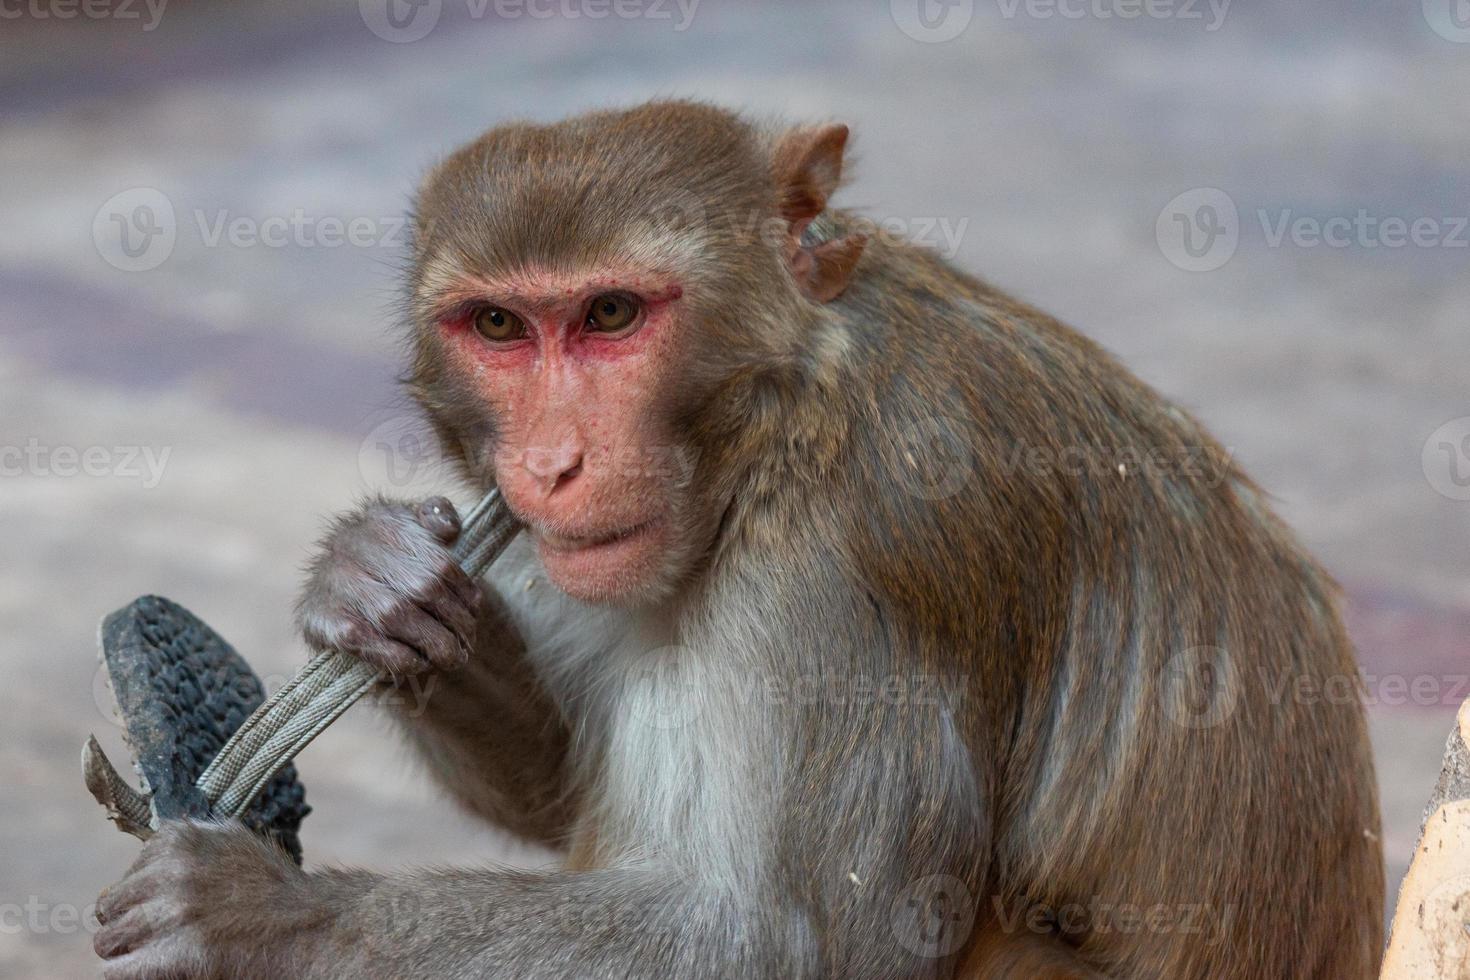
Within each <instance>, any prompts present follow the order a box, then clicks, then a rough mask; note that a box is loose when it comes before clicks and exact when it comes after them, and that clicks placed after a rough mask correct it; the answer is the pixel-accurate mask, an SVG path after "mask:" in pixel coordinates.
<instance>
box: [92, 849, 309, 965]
mask: <svg viewBox="0 0 1470 980" xmlns="http://www.w3.org/2000/svg"><path fill="white" fill-rule="evenodd" d="M315 898H316V896H315V895H314V894H313V879H312V878H311V877H309V876H308V875H307V874H306V873H305V872H303V871H302V870H301V869H300V868H298V867H296V865H295V864H293V863H292V862H291V860H290V859H289V858H288V857H287V856H286V854H285V853H284V852H282V851H281V850H279V849H278V848H276V847H274V846H272V845H271V844H269V843H268V842H266V841H265V840H264V839H262V838H261V837H259V836H257V835H255V834H254V833H252V832H251V831H250V830H248V829H247V828H245V827H244V826H243V825H241V824H238V823H229V824H211V823H194V822H167V823H165V824H163V826H162V827H160V828H159V831H158V833H157V834H156V835H154V837H153V838H152V839H151V840H149V841H148V842H147V843H146V844H144V845H143V853H142V855H141V856H140V857H139V858H138V860H137V862H136V863H134V865H133V866H132V868H131V869H129V871H128V873H127V874H126V875H125V876H124V877H123V879H122V880H121V881H119V882H118V883H117V884H115V885H113V886H112V887H111V888H109V889H107V890H106V891H104V892H103V893H102V895H101V896H100V897H99V898H98V900H97V920H98V922H99V923H101V928H100V929H99V930H98V931H97V935H96V936H95V937H94V940H93V948H95V949H96V951H97V955H98V956H100V957H102V959H103V960H105V961H106V963H105V964H104V966H103V969H102V975H103V977H105V978H106V980H162V978H165V977H167V978H170V980H204V978H215V977H227V976H228V977H236V976H260V975H263V974H259V973H256V972H254V970H253V968H252V967H253V965H261V964H262V958H263V957H268V958H269V959H270V961H271V962H274V963H277V964H284V963H290V962H292V960H293V959H294V958H295V954H294V953H293V952H292V951H293V950H300V951H302V952H309V951H310V949H311V948H312V943H313V940H315V941H317V942H319V941H320V940H321V936H318V935H314V934H315V933H320V932H322V931H323V930H324V929H325V928H326V927H327V926H328V925H329V923H330V917H329V916H328V915H327V914H326V905H325V904H324V903H321V902H318V901H316V900H315Z"/></svg>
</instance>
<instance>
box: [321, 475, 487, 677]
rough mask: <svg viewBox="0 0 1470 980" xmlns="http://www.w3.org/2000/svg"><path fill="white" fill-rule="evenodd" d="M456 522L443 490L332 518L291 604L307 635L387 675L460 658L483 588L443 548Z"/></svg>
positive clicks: (470, 643) (471, 639)
mask: <svg viewBox="0 0 1470 980" xmlns="http://www.w3.org/2000/svg"><path fill="white" fill-rule="evenodd" d="M459 530H460V521H459V515H458V514H457V513H456V512H455V510H454V505H453V504H451V503H450V502H449V501H448V500H446V499H444V498H443V497H431V498H429V499H428V500H425V501H422V502H421V503H418V504H410V503H399V502H394V501H388V500H382V499H377V500H371V501H369V502H368V503H366V504H365V505H363V506H362V507H361V508H360V509H358V510H357V511H355V512H353V513H350V514H348V515H345V516H343V517H341V518H339V519H338V520H337V522H336V524H335V525H334V526H333V528H332V530H331V531H330V532H329V533H328V534H327V536H326V538H325V539H324V540H323V541H322V544H321V550H320V552H319V553H318V554H317V557H316V558H315V560H314V561H313V562H312V563H311V566H310V573H309V577H308V580H307V584H306V589H305V591H304V592H303V594H302V597H301V601H300V602H299V603H298V604H297V607H296V618H297V623H298V624H299V626H300V629H301V635H302V636H303V637H304V638H305V640H306V642H307V644H308V645H309V646H311V647H312V648H313V649H315V650H318V651H321V650H341V651H344V652H346V653H350V654H353V655H354V656H357V657H360V658H361V659H363V660H365V661H367V662H368V663H370V664H372V665H373V666H374V667H377V668H378V669H380V670H386V671H388V672H389V673H390V674H392V675H393V676H394V677H401V676H404V675H408V674H416V673H420V672H422V671H424V670H428V669H430V668H434V669H439V670H452V669H454V668H456V667H459V666H461V665H462V664H464V662H465V660H466V659H467V658H468V656H469V654H470V651H471V650H473V649H474V643H475V631H476V622H477V619H478V617H479V613H480V609H481V606H482V604H483V602H484V595H483V593H482V592H481V589H480V585H479V584H478V583H476V582H473V581H471V579H470V577H469V576H468V575H466V574H465V572H464V569H462V568H460V567H459V565H458V563H456V562H455V560H454V556H453V554H451V552H450V550H449V546H450V545H452V544H453V543H454V541H455V539H456V538H458V537H459Z"/></svg>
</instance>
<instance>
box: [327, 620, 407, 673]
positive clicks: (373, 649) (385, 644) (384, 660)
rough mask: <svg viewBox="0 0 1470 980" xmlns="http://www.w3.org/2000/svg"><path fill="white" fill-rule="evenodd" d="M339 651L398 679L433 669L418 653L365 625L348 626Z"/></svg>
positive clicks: (337, 647)
mask: <svg viewBox="0 0 1470 980" xmlns="http://www.w3.org/2000/svg"><path fill="white" fill-rule="evenodd" d="M335 649H338V650H341V651H342V652H343V653H347V654H351V655H352V656H354V657H356V658H357V659H359V660H361V661H363V662H364V663H367V664H371V665H372V666H374V667H376V668H378V669H379V670H386V671H387V672H388V673H389V674H390V675H392V676H393V678H394V679H395V680H396V679H397V678H399V677H407V676H410V675H413V674H419V673H423V672H424V671H425V670H427V669H428V668H429V663H428V661H426V660H425V659H424V658H423V657H421V656H420V655H419V653H418V651H416V650H414V649H412V648H410V647H408V646H406V645H404V644H402V643H399V642H398V641H397V640H394V639H390V638H389V637H386V636H384V635H382V634H381V633H379V632H377V631H376V630H374V629H372V628H370V627H369V626H367V624H365V623H360V624H355V625H353V626H351V627H348V629H347V630H345V631H344V633H343V640H342V642H341V643H339V644H338V645H337V646H336V647H335Z"/></svg>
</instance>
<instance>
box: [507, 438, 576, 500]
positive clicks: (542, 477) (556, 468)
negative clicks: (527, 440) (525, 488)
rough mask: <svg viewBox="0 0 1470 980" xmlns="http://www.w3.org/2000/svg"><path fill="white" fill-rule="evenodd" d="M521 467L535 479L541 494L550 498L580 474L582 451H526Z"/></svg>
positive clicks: (571, 449)
mask: <svg viewBox="0 0 1470 980" xmlns="http://www.w3.org/2000/svg"><path fill="white" fill-rule="evenodd" d="M522 465H524V466H525V468H526V472H527V473H530V474H531V476H533V477H534V478H535V479H536V484H537V485H538V486H539V487H540V489H541V492H542V493H544V494H547V495H548V496H550V495H551V494H553V493H555V492H556V491H557V490H560V489H561V488H562V487H563V486H565V485H566V484H568V483H570V482H571V481H572V480H574V479H576V477H577V475H578V474H579V473H581V472H582V450H581V449H578V448H574V447H562V448H559V449H527V450H526V452H525V456H524V458H523V460H522Z"/></svg>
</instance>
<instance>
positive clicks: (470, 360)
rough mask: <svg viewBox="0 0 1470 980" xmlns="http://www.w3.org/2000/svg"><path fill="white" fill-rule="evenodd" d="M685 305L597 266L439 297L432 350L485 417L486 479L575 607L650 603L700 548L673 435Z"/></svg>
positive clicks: (659, 278) (685, 451)
mask: <svg viewBox="0 0 1470 980" xmlns="http://www.w3.org/2000/svg"><path fill="white" fill-rule="evenodd" d="M683 297H684V293H683V286H682V285H681V284H680V283H679V282H677V281H675V280H674V279H673V278H672V277H671V276H668V275H661V274H657V273H650V272H646V271H638V270H634V269H623V270H613V269H610V268H609V267H607V266H604V267H602V268H600V269H599V270H597V271H595V272H580V273H575V274H566V273H556V272H551V271H547V270H531V271H524V272H521V273H519V274H517V275H515V276H513V277H498V278H486V277H474V276H469V277H461V278H460V279H459V280H458V281H457V282H456V284H455V287H454V288H453V289H452V290H449V291H448V292H447V293H446V294H443V295H441V296H440V297H439V305H440V308H441V312H440V314H439V315H438V316H437V317H436V322H435V329H436V330H437V331H438V334H439V336H438V343H439V347H440V350H441V351H442V354H443V358H444V360H445V361H446V362H447V367H448V369H449V371H450V372H451V373H452V374H453V375H454V376H456V377H457V378H459V379H462V383H463V384H466V385H467V387H468V389H469V390H468V392H467V393H466V394H468V397H469V399H470V400H471V401H473V402H474V403H476V404H477V405H479V406H480V407H481V411H482V412H483V414H484V416H485V418H486V421H487V423H488V424H487V425H485V426H483V429H484V431H486V432H487V433H488V434H489V439H490V441H491V443H492V445H491V446H490V447H488V448H489V450H490V453H489V455H490V458H491V460H492V461H493V478H494V480H495V481H496V482H497V483H498V484H499V486H500V488H501V491H502V492H503V493H504V494H505V497H506V500H507V501H508V502H509V503H510V506H511V507H512V509H514V511H515V512H516V514H517V515H518V516H519V517H520V518H521V520H522V521H523V522H524V523H525V525H526V527H527V530H528V533H529V534H530V535H531V537H532V538H533V539H534V540H535V542H536V545H537V548H538V549H539V551H540V555H541V559H542V562H543V563H544V565H545V567H546V571H547V573H548V575H549V577H550V578H551V580H552V581H553V582H554V583H555V584H556V585H557V586H559V587H560V588H561V589H563V590H564V591H566V592H567V593H569V594H570V595H573V596H575V597H577V598H580V599H584V600H587V601H594V602H611V603H620V604H626V603H636V602H639V601H647V600H652V599H656V598H658V597H659V596H660V595H662V594H663V593H664V592H665V591H666V590H667V589H668V588H669V587H670V586H671V585H672V584H673V583H674V582H675V581H676V580H677V579H678V578H679V577H680V575H681V574H682V573H683V572H685V571H686V570H687V566H688V564H689V560H690V558H691V556H693V555H695V554H697V553H698V552H699V551H701V550H702V549H703V547H704V546H705V545H706V544H707V543H708V540H707V536H708V534H709V533H710V529H711V528H712V526H713V521H712V515H711V514H708V513H703V512H702V510H701V506H700V502H699V500H698V499H697V495H695V494H693V493H691V484H692V479H691V478H692V474H693V463H694V459H693V455H694V453H693V450H692V448H691V447H690V445H689V443H688V442H687V440H685V439H684V438H682V437H681V436H680V434H679V432H678V431H677V427H676V426H675V425H673V424H672V423H671V421H670V420H671V418H672V416H673V415H674V414H675V413H676V410H675V403H676V401H677V400H678V399H677V393H678V392H679V391H680V390H681V389H682V386H681V384H680V382H679V379H680V375H681V373H682V371H681V368H682V365H683V363H684V360H685V356H686V352H687V350H688V345H687V344H684V343H681V342H680V334H681V333H682V332H687V331H685V330H683V329H682V328H683V326H684V325H683V324H682V323H681V320H682V318H683V317H684V316H685V306H684V303H683ZM461 397H463V396H461Z"/></svg>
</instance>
